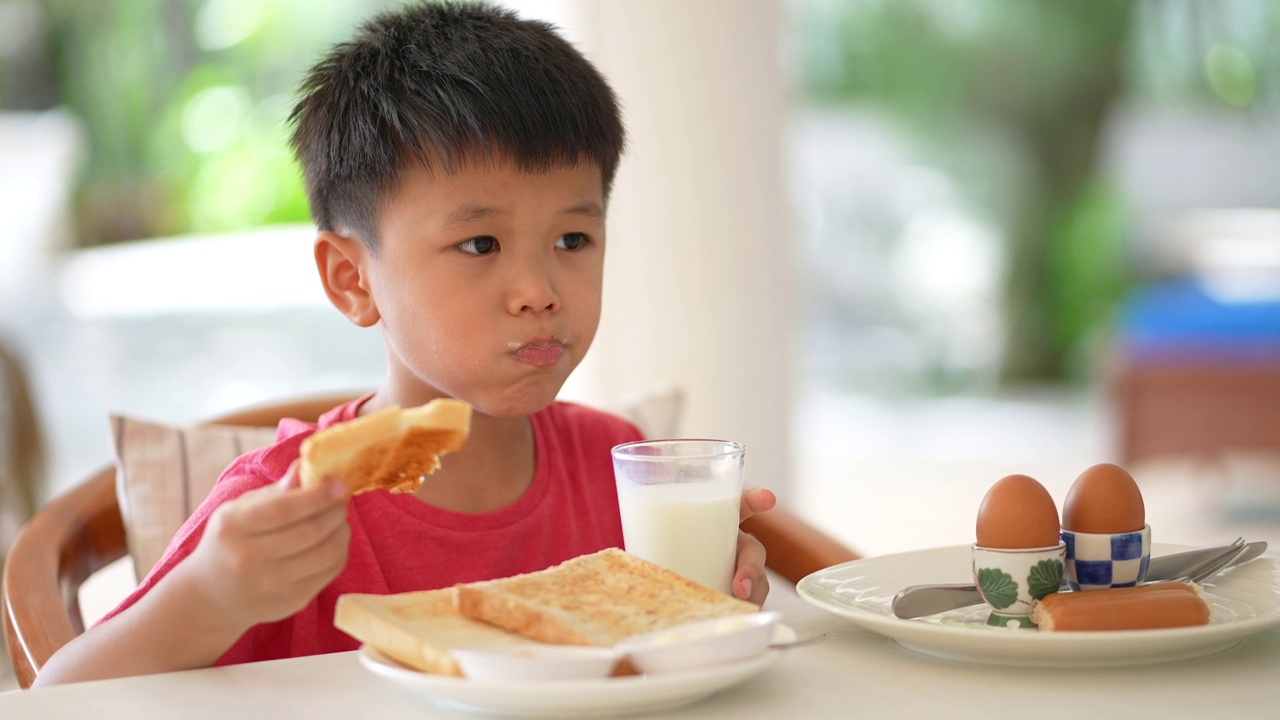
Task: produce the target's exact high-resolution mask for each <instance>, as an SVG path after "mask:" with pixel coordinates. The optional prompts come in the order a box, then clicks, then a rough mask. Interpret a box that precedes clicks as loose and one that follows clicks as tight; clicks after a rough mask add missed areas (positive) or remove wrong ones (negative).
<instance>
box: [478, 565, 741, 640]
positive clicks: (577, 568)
mask: <svg viewBox="0 0 1280 720" xmlns="http://www.w3.org/2000/svg"><path fill="white" fill-rule="evenodd" d="M454 590H455V593H456V602H457V607H458V611H459V612H460V613H461V614H462V615H463V616H465V617H469V618H473V619H476V620H480V621H483V622H485V623H489V624H491V625H496V626H498V627H501V628H505V629H507V630H510V631H512V632H515V633H518V634H520V635H523V636H525V637H529V638H532V639H534V640H539V641H541V642H546V643H553V644H564V645H613V644H614V643H617V642H619V641H621V640H624V639H626V638H628V637H631V636H633V635H639V634H641V633H646V632H651V631H654V630H661V629H664V628H667V627H672V626H674V625H679V624H681V623H687V622H693V621H695V620H707V619H711V618H718V617H725V616H729V615H739V614H745V613H754V612H757V611H758V610H759V608H757V607H756V606H755V605H753V604H752V603H749V602H746V601H744V600H738V599H736V598H734V597H731V596H729V595H725V594H723V593H720V592H717V591H715V590H712V589H711V588H707V587H704V586H702V585H699V584H697V583H695V582H693V581H691V580H686V579H685V578H683V577H681V576H680V575H677V574H676V573H674V572H671V571H670V570H666V569H664V568H662V567H659V566H658V565H655V564H653V563H651V562H648V561H647V560H643V559H641V558H639V557H636V556H635V555H632V554H630V553H627V552H624V551H622V550H618V549H616V548H609V549H606V550H601V551H600V552H597V553H593V554H591V555H583V556H581V557H577V558H574V559H572V560H569V561H566V562H563V563H561V564H559V565H556V566H554V567H550V568H547V569H546V570H541V571H538V572H533V573H527V574H524V575H517V576H514V577H509V578H503V579H501V580H489V581H485V582H477V583H463V584H460V585H457V586H456V587H455V588H454Z"/></svg>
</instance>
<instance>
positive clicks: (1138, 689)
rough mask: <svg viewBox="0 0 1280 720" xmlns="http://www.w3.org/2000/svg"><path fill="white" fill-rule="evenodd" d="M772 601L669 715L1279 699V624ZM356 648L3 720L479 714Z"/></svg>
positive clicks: (98, 684) (1195, 708)
mask: <svg viewBox="0 0 1280 720" xmlns="http://www.w3.org/2000/svg"><path fill="white" fill-rule="evenodd" d="M766 608H771V609H774V610H778V611H780V612H781V613H782V615H783V622H784V623H785V624H786V625H788V626H790V627H791V628H793V629H794V630H795V631H796V634H797V635H798V637H800V638H802V639H803V638H811V637H814V636H822V637H821V639H819V640H818V641H816V642H813V643H811V644H807V645H803V646H798V647H795V648H792V649H790V650H786V651H784V652H783V654H782V656H781V657H780V659H779V660H778V661H777V662H775V663H774V664H772V665H770V666H769V667H767V668H765V669H764V670H763V671H762V672H760V673H759V674H757V675H755V676H753V677H751V678H749V679H748V680H746V681H745V682H743V683H741V684H738V685H736V686H732V687H729V688H727V689H725V690H722V691H720V692H718V693H716V694H714V695H712V696H710V697H707V698H705V699H702V700H699V701H696V702H694V703H692V704H689V705H685V706H683V707H679V708H674V709H668V710H665V711H661V712H655V713H650V714H651V715H652V716H655V717H656V716H661V717H670V718H734V720H749V719H752V718H761V719H765V718H768V719H770V720H801V719H802V718H839V717H863V718H882V717H883V718H898V717H908V718H916V717H945V718H948V720H954V719H957V718H975V719H978V718H980V719H982V720H990V718H991V717H997V716H998V717H1028V718H1032V717H1033V718H1072V720H1079V718H1082V717H1092V718H1109V717H1117V718H1118V717H1126V718H1143V717H1158V716H1162V715H1167V716H1169V717H1189V718H1217V717H1266V716H1275V714H1276V712H1277V711H1278V710H1280V629H1274V628H1273V629H1270V630H1266V631H1264V632H1261V633H1258V634H1255V635H1251V636H1248V637H1245V638H1243V639H1242V640H1241V641H1240V643H1239V644H1237V645H1236V646H1234V647H1232V648H1230V649H1228V650H1225V651H1222V652H1219V653H1216V654H1213V655H1208V656H1204V657H1199V658H1194V659H1189V660H1178V661H1170V662H1157V663H1150V664H1141V665H1134V666H1124V667H1097V668H1093V667H1083V668H1069V669H1064V668H1036V667H1011V666H1001V665H988V664H980V663H973V662H965V661H957V660H945V659H940V658H937V657H933V656H930V655H925V654H921V653H919V652H915V651H912V650H908V649H906V648H904V647H902V646H900V645H898V644H897V643H896V642H894V641H893V640H891V639H889V638H887V637H885V636H883V635H880V634H876V633H874V632H871V631H869V630H865V629H863V628H862V627H860V626H859V625H857V624H855V623H853V622H851V621H850V620H848V619H846V618H843V617H840V616H837V615H834V614H831V613H829V612H827V611H825V610H823V609H820V608H818V607H814V606H812V605H810V604H809V603H808V602H806V601H805V600H804V599H803V598H800V597H799V596H797V594H796V592H795V589H794V588H793V587H791V586H789V585H787V584H786V583H785V581H780V580H778V579H777V578H775V579H774V583H773V591H772V593H771V594H770V596H769V600H768V602H767V603H766ZM357 655H358V653H356V652H346V653H337V654H332V655H321V656H313V657H302V658H293V659H288V660H276V661H268V662H261V663H253V664H247V665H239V666H232V667H222V668H210V669H203V670H191V671H184V672H174V673H165V674H159V675H148V676H141V677H132V678H123V679H117V680H104V681H95V682H86V683H78V684H72V685H65V686H61V687H53V688H41V689H36V690H27V691H13V692H9V693H3V694H0V719H3V720H19V719H25V718H33V719H35V718H38V719H40V720H63V719H66V720H82V719H83V718H101V719H104V720H113V719H118V720H138V719H140V718H179V719H181V720H199V719H202V718H209V719H213V718H216V719H217V720H226V719H227V718H245V717H251V718H271V719H272V720H280V719H283V718H306V719H307V720H330V719H333V720H339V719H340V720H353V719H355V718H377V719H378V720H423V719H424V718H458V717H476V716H477V715H476V714H473V713H467V712H463V711H459V710H455V709H451V708H446V707H441V706H438V705H436V704H434V703H432V702H431V701H430V700H429V699H428V698H426V697H423V696H422V695H419V694H416V693H413V692H410V691H408V690H407V689H406V688H405V687H403V686H401V685H400V684H398V683H396V682H395V681H393V680H389V679H387V678H384V677H382V676H380V675H377V674H375V673H373V672H370V671H369V670H368V669H367V668H366V667H364V666H363V665H362V664H361V662H360V660H359V658H358V656H357Z"/></svg>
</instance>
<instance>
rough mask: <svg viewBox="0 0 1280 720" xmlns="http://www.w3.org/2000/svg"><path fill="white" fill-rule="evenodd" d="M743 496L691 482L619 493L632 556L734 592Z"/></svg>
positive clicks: (626, 489)
mask: <svg viewBox="0 0 1280 720" xmlns="http://www.w3.org/2000/svg"><path fill="white" fill-rule="evenodd" d="M739 496H740V493H738V492H734V493H733V494H729V495H726V494H725V489H724V487H716V486H714V485H699V484H690V483H671V484H662V485H630V486H628V485H625V484H620V487H619V488H618V505H619V507H620V509H621V510H622V534H623V538H624V539H625V541H626V546H627V552H630V553H632V554H634V555H639V556H640V557H642V558H644V559H646V560H648V561H650V562H653V563H656V564H658V565H661V566H662V567H664V568H667V569H668V570H673V571H675V572H677V573H679V574H681V575H683V576H685V577H687V578H689V579H690V580H692V581H694V582H696V583H700V584H702V585H706V586H707V587H709V588H712V589H715V590H719V591H720V592H723V593H726V594H728V593H730V592H731V588H730V584H731V583H732V582H733V570H734V562H735V559H736V556H737V550H738V506H739Z"/></svg>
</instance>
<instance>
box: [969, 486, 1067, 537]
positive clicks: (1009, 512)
mask: <svg viewBox="0 0 1280 720" xmlns="http://www.w3.org/2000/svg"><path fill="white" fill-rule="evenodd" d="M977 540H978V546H979V547H984V548H1006V549H1015V548H1017V549H1024V548H1041V547H1051V546H1054V545H1057V544H1058V507H1057V506H1056V505H1054V503H1053V497H1052V496H1051V495H1049V491H1048V490H1045V489H1044V486H1043V485H1041V484H1040V483H1038V482H1036V481H1035V480H1034V479H1033V478H1030V477H1027V476H1026V475H1009V476H1007V477H1003V478H1001V479H1000V480H998V481H997V482H996V483H995V484H994V485H992V486H991V489H990V490H988V491H987V494H986V496H985V497H983V498H982V505H981V506H980V507H979V508H978V523H977Z"/></svg>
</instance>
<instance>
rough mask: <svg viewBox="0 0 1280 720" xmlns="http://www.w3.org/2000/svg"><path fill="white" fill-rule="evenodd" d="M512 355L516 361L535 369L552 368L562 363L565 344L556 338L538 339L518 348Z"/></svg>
mask: <svg viewBox="0 0 1280 720" xmlns="http://www.w3.org/2000/svg"><path fill="white" fill-rule="evenodd" d="M511 354H512V355H513V356H515V359H516V360H519V361H520V362H522V363H526V364H528V365H533V366H534V367H551V366H552V365H555V364H556V363H557V362H560V356H561V355H563V354H564V343H563V342H562V341H560V340H557V339H556V338H538V339H536V340H533V341H531V342H527V343H525V344H523V345H520V346H518V347H516V349H515V351H514V352H512V353H511Z"/></svg>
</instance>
